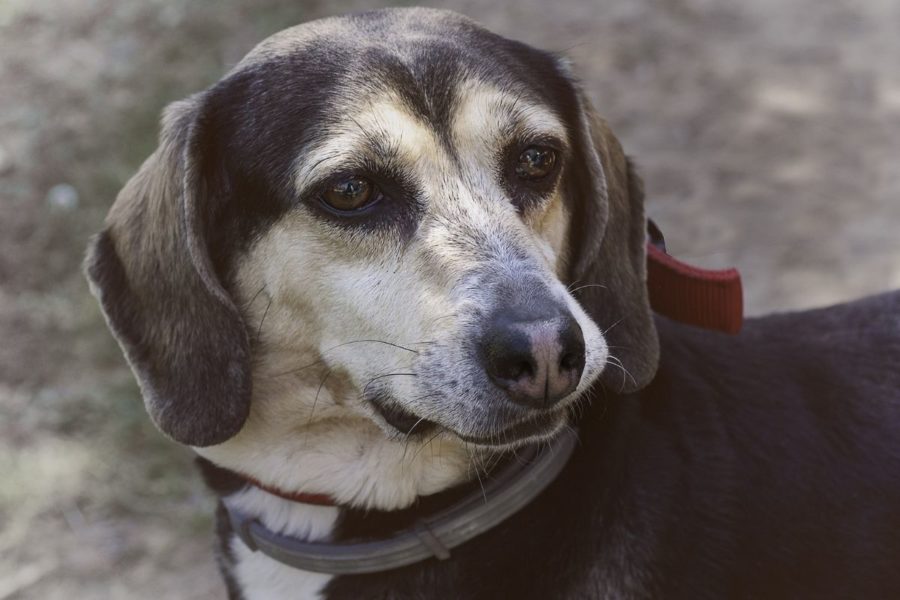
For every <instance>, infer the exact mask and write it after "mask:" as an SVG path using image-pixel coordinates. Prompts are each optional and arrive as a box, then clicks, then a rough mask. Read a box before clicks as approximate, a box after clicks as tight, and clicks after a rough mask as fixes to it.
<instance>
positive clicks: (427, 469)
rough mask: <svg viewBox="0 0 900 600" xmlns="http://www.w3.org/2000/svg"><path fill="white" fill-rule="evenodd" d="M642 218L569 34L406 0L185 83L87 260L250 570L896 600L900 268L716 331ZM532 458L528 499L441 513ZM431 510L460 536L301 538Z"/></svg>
mask: <svg viewBox="0 0 900 600" xmlns="http://www.w3.org/2000/svg"><path fill="white" fill-rule="evenodd" d="M645 244H646V229H645V217H644V213H643V198H642V187H641V182H640V180H639V178H638V177H637V175H636V174H635V171H634V169H633V168H632V166H631V164H630V163H629V161H628V160H627V159H626V157H625V154H624V153H623V151H622V148H621V147H620V145H619V143H618V141H617V140H616V138H615V137H614V136H613V135H612V133H611V132H610V130H609V128H608V126H607V124H606V123H605V122H604V121H603V120H602V119H601V118H599V117H598V116H597V115H596V113H595V112H594V110H593V109H592V108H591V106H590V104H589V102H588V100H587V98H586V97H585V94H584V93H583V91H582V90H581V88H580V87H579V85H578V82H577V80H576V78H575V77H574V76H573V74H572V73H571V72H570V70H569V67H568V65H567V63H566V62H565V60H563V59H561V58H560V57H558V56H556V55H554V54H551V53H548V52H543V51H540V50H536V49H534V48H531V47H529V46H527V45H525V44H522V43H519V42H515V41H511V40H508V39H505V38H503V37H500V36H498V35H496V34H493V33H491V32H489V31H487V30H485V29H483V28H482V27H480V26H479V25H477V24H476V23H474V22H472V21H470V20H469V19H467V18H464V17H462V16H459V15H456V14H454V13H450V12H446V11H438V10H430V9H420V8H411V9H387V10H379V11H373V12H366V13H362V14H355V15H350V16H346V17H340V18H328V19H323V20H319V21H315V22H311V23H307V24H304V25H300V26H298V27H294V28H291V29H288V30H286V31H283V32H281V33H278V34H276V35H274V36H272V37H270V38H269V39H267V40H265V41H263V42H262V43H261V44H260V45H259V46H257V47H256V48H255V49H254V50H253V51H252V52H250V54H248V55H247V56H246V57H245V58H244V59H243V60H242V61H241V62H240V63H239V64H238V65H237V66H236V67H234V68H233V69H232V70H231V71H230V72H229V73H228V74H227V75H226V76H225V77H224V78H223V79H222V80H221V81H219V82H218V83H216V84H215V85H213V86H212V87H210V88H209V89H207V90H205V91H203V92H200V93H198V94H195V95H193V96H191V97H189V98H188V99H186V100H183V101H180V102H176V103H174V104H172V105H171V106H169V107H168V108H167V109H166V111H165V114H164V118H163V125H162V134H161V136H160V142H159V147H158V149H157V150H156V151H155V152H154V153H153V154H152V155H151V156H150V157H149V158H148V159H147V161H146V162H145V163H144V164H143V166H142V167H141V169H140V171H139V172H138V173H137V174H136V175H135V176H134V177H133V178H132V179H131V181H129V182H128V184H127V185H126V186H125V188H124V189H123V190H122V192H121V193H120V195H119V197H118V198H117V200H116V202H115V204H114V205H113V207H112V209H111V210H110V213H109V216H108V218H107V220H106V226H105V229H104V230H103V231H102V233H100V234H99V235H98V236H97V237H96V238H95V239H94V240H93V242H92V244H91V248H90V250H89V256H88V258H87V261H86V271H87V276H88V278H89V280H90V282H91V285H92V290H93V292H94V293H95V294H96V296H97V297H98V298H99V300H100V303H101V305H102V308H103V311H104V314H105V316H106V318H107V321H108V324H109V327H110V329H111V330H112V331H113V333H114V334H115V336H116V338H117V340H118V341H119V343H120V344H121V346H122V348H123V350H124V353H125V356H126V357H127V359H128V361H129V364H130V365H131V367H132V369H133V371H134V373H135V376H136V378H137V380H138V383H139V384H140V388H141V391H142V394H143V397H144V400H145V403H146V408H147V411H148V412H149V414H150V417H151V418H152V419H153V421H154V422H155V424H156V425H157V426H158V427H159V429H160V430H161V431H162V432H163V433H165V434H166V435H167V436H169V437H170V438H172V439H173V440H174V441H176V442H179V443H181V444H185V445H187V446H190V447H192V448H193V449H194V450H195V451H196V453H197V454H198V455H199V457H201V458H200V462H201V463H202V466H203V469H204V472H205V475H206V477H207V480H208V482H209V483H210V485H211V486H212V487H213V488H214V489H215V490H216V491H217V492H218V493H219V495H220V496H221V499H222V501H221V503H220V507H219V522H218V533H219V536H218V541H219V548H218V558H219V562H220V565H221V568H222V571H223V574H224V577H225V580H226V583H227V585H228V589H229V593H230V597H231V598H244V599H247V600H253V599H261V598H266V599H275V598H327V599H339V598H383V599H389V598H396V599H400V598H467V599H468V598H484V599H492V600H493V599H497V598H541V599H546V598H621V599H626V598H628V599H630V598H690V599H692V600H695V599H697V598H816V599H820V598H888V597H895V598H896V597H900V567H898V565H900V441H898V440H900V433H898V432H900V295H898V294H896V293H895V294H886V295H883V296H880V297H875V298H871V299H867V300H864V301H861V302H858V303H854V304H849V305H845V306H840V307H834V308H831V309H823V310H818V311H810V312H806V313H800V314H788V315H779V316H774V317H768V318H762V319H755V320H751V321H749V322H748V323H747V324H746V325H745V327H744V331H743V333H741V334H740V335H738V336H729V335H725V334H722V333H715V332H709V331H703V330H700V329H697V328H694V327H690V326H687V325H683V324H679V323H676V322H673V321H669V320H667V319H665V318H663V317H659V316H654V314H653V313H652V311H651V308H650V305H649V303H648V295H647V287H646V281H645V280H646V265H645V261H646V254H645V253H646V250H645ZM567 436H568V437H573V436H577V438H578V442H577V443H576V444H575V445H574V447H571V445H570V447H569V449H568V450H565V451H563V450H556V451H554V448H556V446H554V444H555V443H557V441H558V440H560V439H562V438H565V437H567ZM542 447H549V448H550V451H545V452H543V454H540V455H541V456H551V455H552V456H555V457H556V458H555V459H554V458H552V456H551V457H550V458H545V459H540V460H544V461H545V462H546V461H553V460H555V461H556V462H557V463H559V465H558V469H557V470H558V471H559V472H554V473H553V474H552V475H546V476H543V475H542V476H541V478H543V481H542V482H541V487H540V489H538V488H536V487H534V485H535V484H532V483H530V480H529V479H528V478H529V477H530V475H529V472H530V471H529V470H530V469H532V468H537V467H531V466H529V465H531V464H532V463H527V461H525V460H524V459H521V456H522V455H523V454H524V453H525V452H526V449H529V448H531V449H533V448H537V450H536V452H538V453H540V452H541V450H540V449H541V448H542ZM560 456H562V457H563V459H564V460H563V459H559V457H560ZM536 460H537V459H536ZM517 461H518V462H517ZM519 463H522V464H525V463H527V464H525V466H524V467H517V468H519V470H520V471H521V473H519V474H517V475H515V476H514V479H515V480H516V481H519V482H525V483H523V484H522V485H524V486H525V487H524V488H521V489H524V490H526V491H522V492H517V493H516V494H511V495H510V494H507V497H508V498H509V501H510V502H518V504H519V505H517V506H516V507H515V508H514V509H508V510H507V509H504V510H505V512H504V513H503V514H502V518H499V517H498V518H497V519H495V520H494V521H495V522H491V523H490V524H485V521H484V519H483V518H482V516H479V517H477V518H476V517H474V516H473V517H471V520H472V527H473V528H474V529H473V530H477V531H476V533H477V535H475V534H471V535H470V534H468V533H465V530H466V527H464V526H462V525H460V526H459V527H456V525H459V524H460V523H465V518H464V519H463V521H452V523H454V524H455V525H454V528H455V530H454V531H451V532H450V533H458V534H460V535H463V537H465V536H468V539H466V540H465V541H464V542H460V543H456V545H455V547H454V548H453V549H452V551H449V550H448V547H444V546H446V545H447V542H446V540H443V541H442V539H439V538H440V535H437V534H434V535H432V533H430V532H425V533H424V534H423V533H422V526H421V523H423V522H424V521H422V518H423V515H434V514H438V513H440V511H441V510H442V509H443V508H444V507H446V506H449V505H454V503H455V502H457V501H458V499H459V498H460V497H463V496H466V495H467V494H471V493H476V494H483V496H484V505H485V506H492V507H493V506H494V505H493V504H491V501H492V498H493V496H492V494H494V489H495V488H493V487H490V486H491V480H492V478H495V474H496V473H497V472H498V471H501V470H503V469H504V468H513V467H509V465H511V464H513V465H515V464H519ZM541 464H544V463H541ZM539 479H540V478H539ZM504 485H505V484H504ZM529 486H531V487H529ZM516 489H519V488H516ZM523 497H526V499H527V503H525V505H524V506H520V505H521V504H523V501H522V498H523ZM477 504H478V503H476V504H475V505H473V506H474V508H471V509H466V511H463V512H464V513H465V514H466V515H470V516H471V515H474V514H475V512H474V511H477V510H479V509H478V506H477ZM491 510H494V508H491ZM497 510H500V509H497ZM479 514H481V513H479ZM498 514H499V513H498ZM235 515H243V516H242V517H240V518H237V520H236V517H235ZM245 517H246V519H245V520H242V519H244V518H245ZM447 522H450V521H447ZM417 523H418V524H419V525H416V524H417ZM416 527H418V529H417V530H416V531H419V534H421V535H420V538H421V539H424V540H426V541H427V543H428V545H429V547H430V548H431V549H432V551H433V552H432V554H433V556H431V557H430V558H429V557H425V558H422V557H419V558H417V559H416V560H414V561H412V562H408V564H403V565H400V566H397V565H393V566H390V565H388V566H385V565H386V563H385V564H382V565H381V566H382V567H385V568H379V566H378V565H377V564H376V565H375V567H373V568H372V569H369V570H367V571H361V570H353V569H356V568H357V567H358V566H359V565H358V564H356V563H358V562H359V561H356V562H354V561H350V563H353V564H351V566H350V567H349V569H350V570H349V571H344V572H338V571H332V572H329V570H328V568H322V569H306V568H299V567H298V566H297V564H291V560H292V559H290V557H291V556H299V555H301V554H303V552H307V550H308V548H314V549H315V548H324V549H326V550H327V549H334V548H338V549H340V548H346V547H351V546H352V547H354V548H355V547H357V546H359V547H362V546H360V544H358V543H357V542H359V541H360V540H362V541H366V540H369V541H372V540H375V541H376V542H377V541H378V540H382V541H383V540H395V539H399V538H396V535H397V532H398V531H401V532H402V531H406V530H408V529H409V528H413V529H415V528H416ZM454 528H451V529H454ZM409 530H411V529H409ZM254 532H255V533H254ZM266 536H268V537H266ZM391 536H395V537H391ZM260 540H263V541H265V540H269V541H272V540H275V541H274V542H272V544H274V546H273V547H274V548H275V550H272V549H271V548H269V550H265V548H262V549H261V547H260V545H262V541H260ZM344 542H346V543H347V544H349V545H347V546H341V544H342V543H344ZM267 543H268V542H267ZM372 543H375V542H372ZM384 543H385V544H387V542H384ZM391 543H393V542H391ZM353 544H357V546H353ZM442 544H443V545H442ZM368 547H369V548H372V547H374V548H376V549H377V548H379V547H380V546H368ZM392 547H393V546H392ZM383 548H387V546H383ZM341 551H342V552H343V550H341ZM315 552H318V554H316V556H318V557H319V558H321V557H322V556H324V554H323V552H320V551H318V550H315V551H314V553H315ZM385 552H387V551H386V550H385ZM292 553H293V554H292ZM307 553H308V552H307ZM304 556H305V555H304ZM373 556H374V558H373V560H374V561H375V562H376V563H378V561H379V560H381V559H380V558H379V556H378V552H375V554H374V555H373ZM285 557H287V558H285ZM448 557H449V558H448ZM323 560H324V559H323ZM329 560H330V559H329ZM354 560H355V559H354ZM302 564H308V563H302ZM329 564H330V563H329Z"/></svg>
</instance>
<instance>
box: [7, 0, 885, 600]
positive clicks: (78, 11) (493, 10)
mask: <svg viewBox="0 0 900 600" xmlns="http://www.w3.org/2000/svg"><path fill="white" fill-rule="evenodd" d="M440 5H441V6H445V7H448V8H453V9H456V10H458V11H461V12H464V13H466V14H468V15H470V16H472V17H475V18H476V19H478V20H480V21H482V22H484V23H485V24H486V25H488V26H489V27H491V28H493V29H494V30H497V31H498V32H500V33H503V34H505V35H507V36H510V37H515V38H519V39H522V40H524V41H526V42H529V43H531V44H534V45H537V46H541V47H545V48H548V49H553V50H560V51H565V52H566V53H567V54H568V55H569V56H570V57H572V58H573V59H574V62H575V64H576V67H577V71H578V72H579V73H580V74H581V75H582V77H583V79H584V83H585V86H586V87H587V89H588V90H589V91H590V92H591V95H592V96H593V98H594V100H595V102H596V106H597V107H598V109H599V111H600V112H601V114H604V115H606V116H607V117H608V118H609V120H610V122H611V123H612V125H613V128H614V130H615V131H617V132H618V134H619V136H620V138H621V139H622V140H623V143H624V145H625V147H626V149H627V150H628V151H629V153H630V154H632V155H633V156H635V157H636V159H637V161H638V163H639V164H640V165H641V166H642V171H643V173H644V175H645V179H646V181H647V189H648V196H649V199H650V203H649V211H650V213H651V214H652V215H653V216H654V217H655V218H656V219H657V221H658V222H659V223H660V224H661V225H662V227H663V229H664V231H666V233H667V236H668V239H669V245H670V249H671V250H673V251H674V253H675V254H677V255H678V256H681V257H685V258H688V259H690V260H693V261H696V262H699V263H700V264H704V265H708V266H725V265H731V264H734V265H737V266H739V267H740V268H741V269H742V271H743V273H744V278H745V287H746V297H747V304H748V311H749V312H751V313H754V314H758V313H761V312H766V311H769V310H782V309H789V308H798V307H806V306H813V305H820V304H824V303H829V302H833V301H838V300H842V299H847V298H852V297H855V296H859V295H862V294H864V293H868V292H874V291H878V290H882V289H886V288H889V287H898V286H900V235H897V234H896V229H897V228H898V227H900V69H898V65H900V36H898V35H897V31H900V0H868V1H867V2H865V3H862V2H853V1H849V0H848V1H844V2H841V1H821V0H794V1H792V2H785V1H783V0H755V1H754V2H744V1H740V0H723V1H715V0H659V1H653V0H610V1H607V2H597V3H591V2H587V1H582V2H579V1H576V0H555V1H554V2H539V1H538V0H520V1H517V2H508V3H499V2H495V3H490V4H488V3H486V2H485V3H478V2H474V1H472V0H457V1H455V2H449V1H448V2H444V3H442V4H440ZM374 6H376V5H374V4H371V3H364V2H357V1H353V0H349V1H347V0H341V1H338V2H328V3H325V2H316V1H293V2H276V1H274V0H264V1H254V2H251V1H249V0H223V1H220V2H216V3H211V2H209V3H207V2H188V1H187V0H119V1H112V0H77V1H76V0H58V1H55V2H50V1H48V0H30V1H29V0H0V339H2V343H0V473H2V478H0V600H8V599H13V598H16V599H26V598H27V599H42V600H44V599H56V598H66V599H68V598H73V597H76V598H92V599H102V598H129V599H131V598H136V599H140V598H148V599H149V598H154V599H155V598H179V599H180V598H186V599H193V598H215V597H221V596H222V593H223V591H222V588H221V586H220V584H219V581H218V578H217V575H216V573H215V569H214V566H213V563H212V556H211V552H210V541H211V536H210V515H211V509H212V502H211V500H210V499H209V498H208V497H207V495H206V493H205V491H204V490H203V489H202V486H201V485H200V482H199V480H198V478H197V477H195V476H194V474H193V472H192V468H191V465H190V460H191V459H190V455H189V454H188V453H187V452H185V451H183V450H180V449H178V448H176V447H175V446H174V445H173V444H170V443H168V442H167V441H166V440H165V439H163V438H162V437H161V436H160V435H159V434H157V433H156V432H155V430H154V429H153V428H152V426H151V425H150V423H149V420H148V419H147V418H146V417H145V415H144V412H143V407H142V405H141V403H140V401H139V397H138V393H137V389H136V386H135V384H134V383H133V381H132V379H131V376H130V373H129V372H128V370H127V367H126V366H125V363H124V360H123V359H122V358H121V355H120V354H119V351H118V349H117V348H116V347H115V344H114V342H113V341H112V339H111V337H110V336H109V335H108V333H107V332H106V329H105V326H104V325H103V321H102V317H101V316H100V314H99V312H98V310H97V308H96V306H95V303H94V301H93V300H92V299H91V298H90V297H89V295H88V292H87V288H86V285H85V283H84V281H83V280H82V277H81V275H80V270H79V263H80V260H81V255H82V251H83V248H84V246H85V243H86V239H87V236H88V235H89V234H91V233H93V232H95V231H97V230H98V229H99V228H100V223H101V221H102V218H103V215H104V214H105V212H106V209H107V208H108V206H109V205H110V203H111V202H112V200H113V198H114V196H115V193H116V192H117V190H118V189H119V188H120V187H121V185H122V184H123V183H124V182H125V181H126V179H127V178H128V177H129V176H130V175H131V174H132V173H133V172H134V170H135V169H136V167H137V166H138V164H139V163H140V161H141V160H142V159H143V158H144V157H146V156H147V155H148V154H149V153H150V152H151V151H152V149H153V148H154V146H155V140H156V132H157V126H156V123H157V117H158V114H159V112H160V110H161V109H162V107H163V106H164V105H165V104H166V103H167V102H169V101H172V100H176V99H178V98H181V97H183V96H185V95H187V94H188V93H190V92H193V91H196V90H198V89H201V88H203V87H204V86H206V85H208V84H210V83H211V82H213V81H215V80H216V79H217V78H218V77H219V76H220V75H221V74H222V73H223V72H224V71H226V70H227V69H228V67H229V66H231V65H232V64H234V63H235V62H236V61H237V60H238V59H239V58H240V57H241V56H242V55H243V54H244V53H245V52H246V51H247V50H249V49H250V48H251V47H252V46H253V45H254V43H255V42H257V41H259V40H260V39H262V38H263V37H265V36H266V35H267V34H269V33H272V32H274V31H277V30H279V29H282V28H284V27H286V26H289V25H292V24H295V23H297V22H301V21H305V20H309V19H312V18H315V17H318V16H322V15H325V14H332V13H337V12H346V11H348V10H358V9H362V8H369V7H374Z"/></svg>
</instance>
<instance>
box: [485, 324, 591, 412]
mask: <svg viewBox="0 0 900 600" xmlns="http://www.w3.org/2000/svg"><path fill="white" fill-rule="evenodd" d="M481 351H482V359H483V361H484V367H485V371H487V374H488V375H489V376H490V378H491V380H492V381H493V382H494V383H495V384H496V385H497V386H499V387H501V388H503V389H504V390H506V393H507V395H508V396H509V398H510V400H512V401H513V402H515V403H517V404H521V405H524V406H528V407H531V408H550V407H551V406H553V405H554V404H556V403H557V402H558V401H559V400H561V399H562V398H565V397H566V396H568V395H569V394H571V393H572V392H573V391H574V390H575V388H576V387H578V382H579V381H580V380H581V373H582V371H584V336H583V335H582V333H581V327H579V326H578V323H576V322H575V319H573V318H572V317H571V316H560V317H557V318H553V319H539V320H533V321H518V320H510V319H508V318H503V317H499V318H497V319H495V320H494V323H493V324H492V326H491V327H490V328H489V329H488V330H487V332H486V335H485V336H484V338H483V339H482V343H481Z"/></svg>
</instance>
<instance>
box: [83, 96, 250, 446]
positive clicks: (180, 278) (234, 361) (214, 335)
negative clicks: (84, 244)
mask: <svg viewBox="0 0 900 600" xmlns="http://www.w3.org/2000/svg"><path fill="white" fill-rule="evenodd" d="M210 129H211V127H210V123H209V119H208V118H206V116H205V111H204V97H203V95H198V96H194V97H192V98H189V99H187V100H184V101H181V102H176V103H174V104H172V105H170V106H169V107H168V109H167V110H166V112H165V115H164V117H163V129H162V134H161V136H160V145H159V148H158V149H157V150H156V152H154V153H153V155H151V156H150V158H148V159H147V161H146V162H145V163H144V164H143V166H142V167H141V169H140V171H139V172H138V173H137V174H136V175H135V176H134V177H133V178H132V179H131V180H130V181H129V182H128V184H127V185H126V186H125V188H124V189H123V190H122V191H121V192H120V193H119V196H118V198H117V199H116V202H115V204H114V205H113V207H112V209H111V210H110V212H109V215H108V216H107V219H106V228H105V229H104V231H103V232H101V233H100V234H99V235H97V236H96V237H95V238H94V239H93V240H92V242H91V246H90V248H89V250H88V256H87V259H86V261H85V270H86V273H87V277H88V279H89V281H90V283H91V290H92V291H93V293H94V294H95V295H96V296H97V297H98V298H99V300H100V304H101V306H102V308H103V312H104V314H105V316H106V320H107V323H108V324H109V327H110V329H111V330H112V331H113V333H114V335H115V337H116V339H117V340H118V341H119V344H120V345H121V346H122V349H123V350H124V352H125V356H126V357H127V358H128V362H129V363H130V365H131V368H132V370H133V371H134V373H135V375H136V377H137V380H138V383H139V384H140V387H141V392H142V394H143V397H144V403H145V404H146V407H147V411H148V412H149V413H150V416H151V417H152V419H153V421H154V422H155V423H156V425H157V426H158V427H159V429H160V430H162V431H163V433H165V434H167V435H169V436H170V437H172V438H173V439H174V440H176V441H178V442H181V443H183V444H188V445H191V446H209V445H213V444H218V443H221V442H224V441H225V440H227V439H229V438H230V437H232V436H233V435H235V434H236V433H237V432H238V431H239V430H240V429H241V427H242V426H243V424H244V421H245V420H246V419H247V415H248V413H249V410H250V365H249V362H250V361H249V342H248V338H247V333H246V330H245V326H244V323H243V320H242V318H241V316H240V314H239V312H238V310H237V308H236V306H235V304H234V302H233V301H232V299H231V297H230V296H229V294H228V293H227V292H226V291H225V289H224V288H223V286H222V284H221V282H220V281H219V279H218V277H217V275H216V273H215V270H214V269H213V265H212V260H211V259H210V254H209V248H208V238H209V227H210V225H211V223H212V222H213V220H214V218H215V215H216V214H217V212H218V211H219V210H221V207H222V206H223V205H224V203H225V202H226V198H225V195H226V194H227V191H226V188H227V185H225V184H224V183H223V181H222V178H221V177H220V176H217V174H216V168H217V167H216V166H215V165H212V164H210V162H211V161H209V160H208V154H209V151H208V146H209V143H208V141H207V140H208V139H209V137H210V136H209V135H208V133H207V132H208V131H209V130H210Z"/></svg>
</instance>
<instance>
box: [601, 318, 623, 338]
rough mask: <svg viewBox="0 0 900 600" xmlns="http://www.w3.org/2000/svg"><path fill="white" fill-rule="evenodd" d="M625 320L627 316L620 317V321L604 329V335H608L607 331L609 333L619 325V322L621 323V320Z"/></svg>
mask: <svg viewBox="0 0 900 600" xmlns="http://www.w3.org/2000/svg"><path fill="white" fill-rule="evenodd" d="M624 320H625V317H622V318H621V319H619V320H618V321H616V322H615V323H613V324H612V325H610V326H609V327H607V328H606V329H604V330H603V335H606V334H607V333H609V332H610V331H612V329H613V328H614V327H615V326H616V325H618V324H619V323H621V322H622V321H624Z"/></svg>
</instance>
